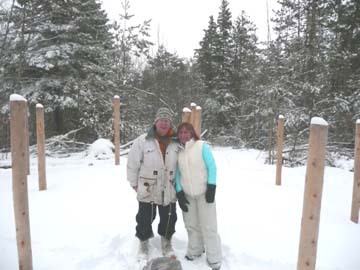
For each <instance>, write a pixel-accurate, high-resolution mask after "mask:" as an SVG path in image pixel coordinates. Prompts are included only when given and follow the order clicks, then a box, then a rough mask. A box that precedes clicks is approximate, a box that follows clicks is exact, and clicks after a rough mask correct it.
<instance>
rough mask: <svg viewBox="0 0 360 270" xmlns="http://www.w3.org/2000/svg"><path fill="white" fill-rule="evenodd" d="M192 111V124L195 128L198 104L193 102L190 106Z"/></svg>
mask: <svg viewBox="0 0 360 270" xmlns="http://www.w3.org/2000/svg"><path fill="white" fill-rule="evenodd" d="M190 110H191V117H190V124H192V125H193V126H194V122H195V117H196V103H194V102H192V103H191V104H190Z"/></svg>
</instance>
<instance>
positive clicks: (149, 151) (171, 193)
mask: <svg viewBox="0 0 360 270" xmlns="http://www.w3.org/2000/svg"><path fill="white" fill-rule="evenodd" d="M177 154H178V143H177V142H176V141H175V140H173V139H170V142H169V145H168V146H167V148H166V154H165V162H164V159H163V156H162V153H161V150H160V146H159V144H158V142H157V140H156V139H155V138H154V137H152V136H149V134H143V135H141V136H139V137H138V138H137V139H136V140H135V141H134V143H133V145H132V147H131V150H130V152H129V155H128V161H127V179H128V181H129V182H130V185H131V186H132V187H135V186H137V199H138V200H139V201H141V202H154V203H155V204H158V205H168V204H169V203H173V202H176V193H175V187H174V183H175V170H176V163H177Z"/></svg>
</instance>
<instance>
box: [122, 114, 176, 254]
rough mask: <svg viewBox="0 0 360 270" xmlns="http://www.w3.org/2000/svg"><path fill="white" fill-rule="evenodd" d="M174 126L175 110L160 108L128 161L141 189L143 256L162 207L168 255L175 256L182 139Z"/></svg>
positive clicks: (139, 216) (163, 237) (129, 172)
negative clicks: (176, 190) (178, 167)
mask: <svg viewBox="0 0 360 270" xmlns="http://www.w3.org/2000/svg"><path fill="white" fill-rule="evenodd" d="M175 135H176V134H175V133H174V132H173V130H172V129H171V112H170V110H169V109H167V108H160V109H159V110H158V111H157V113H156V117H155V121H154V125H153V127H152V128H151V129H150V130H149V132H148V133H147V134H143V135H141V136H139V137H138V138H137V139H136V140H135V141H134V143H133V145H132V147H131V150H130V152H129V155H128V161H127V179H128V181H129V182H130V185H131V187H132V188H133V189H134V190H135V191H136V192H137V199H138V201H139V208H138V213H137V215H136V222H137V225H136V237H137V238H139V240H140V247H139V257H140V258H142V259H147V258H148V254H149V239H150V238H151V237H153V236H154V233H153V230H152V222H153V221H154V219H155V216H156V209H158V211H159V216H160V222H159V225H158V233H159V235H161V248H162V253H163V255H164V256H167V257H175V255H174V250H173V248H172V245H171V237H172V235H173V234H174V232H175V223H176V220H177V215H176V192H175V171H176V163H177V155H178V151H179V148H178V146H179V143H178V141H177V139H176V136H175Z"/></svg>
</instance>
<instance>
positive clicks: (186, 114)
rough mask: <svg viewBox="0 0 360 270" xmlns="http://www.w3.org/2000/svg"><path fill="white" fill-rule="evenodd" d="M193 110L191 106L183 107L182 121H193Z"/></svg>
mask: <svg viewBox="0 0 360 270" xmlns="http://www.w3.org/2000/svg"><path fill="white" fill-rule="evenodd" d="M190 118H191V110H190V109H189V108H186V107H185V108H183V111H182V116H181V122H187V123H191V122H190V121H191V119H190Z"/></svg>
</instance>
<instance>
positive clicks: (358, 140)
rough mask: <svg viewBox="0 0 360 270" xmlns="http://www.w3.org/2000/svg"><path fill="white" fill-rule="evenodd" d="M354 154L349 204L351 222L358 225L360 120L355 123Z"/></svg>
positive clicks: (359, 205)
mask: <svg viewBox="0 0 360 270" xmlns="http://www.w3.org/2000/svg"><path fill="white" fill-rule="evenodd" d="M354 153H355V154H354V184H353V194H352V203H351V221H353V222H355V223H358V222H359V207H360V119H358V120H357V121H356V129H355V151H354Z"/></svg>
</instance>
